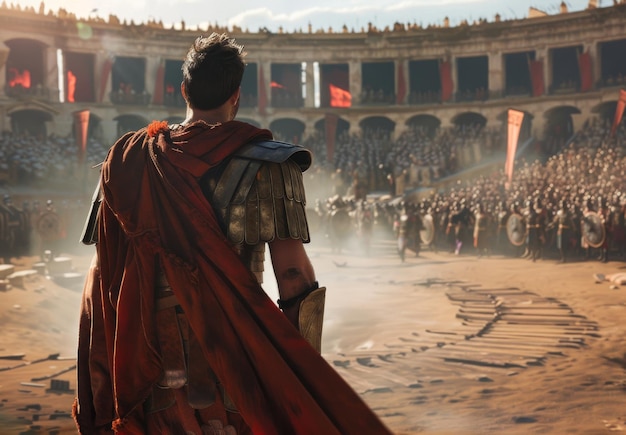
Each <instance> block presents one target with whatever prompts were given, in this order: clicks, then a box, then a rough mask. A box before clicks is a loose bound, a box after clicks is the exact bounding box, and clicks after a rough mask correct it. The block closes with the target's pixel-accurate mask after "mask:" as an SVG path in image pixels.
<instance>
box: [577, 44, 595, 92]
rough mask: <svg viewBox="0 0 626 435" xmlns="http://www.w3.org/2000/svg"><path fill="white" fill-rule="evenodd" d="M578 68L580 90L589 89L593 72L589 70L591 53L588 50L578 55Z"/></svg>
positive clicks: (591, 84)
mask: <svg viewBox="0 0 626 435" xmlns="http://www.w3.org/2000/svg"><path fill="white" fill-rule="evenodd" d="M578 68H579V70H580V90H581V92H587V91H590V90H591V88H592V87H593V74H592V71H591V55H590V54H589V52H585V53H580V54H579V55H578Z"/></svg>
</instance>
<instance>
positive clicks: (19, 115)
mask: <svg viewBox="0 0 626 435" xmlns="http://www.w3.org/2000/svg"><path fill="white" fill-rule="evenodd" d="M8 115H9V117H10V118H11V130H12V131H13V133H14V134H17V135H23V134H26V135H29V136H35V137H41V138H45V137H47V136H48V129H47V127H46V122H52V120H53V118H52V113H51V112H49V111H46V110H42V109H39V108H34V107H23V108H17V109H15V110H11V111H9V112H8Z"/></svg>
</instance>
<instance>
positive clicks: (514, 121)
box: [504, 109, 524, 184]
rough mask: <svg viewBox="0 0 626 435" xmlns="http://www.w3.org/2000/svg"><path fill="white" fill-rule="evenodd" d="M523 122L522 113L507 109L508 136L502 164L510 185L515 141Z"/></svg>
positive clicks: (515, 148) (515, 147)
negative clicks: (504, 159)
mask: <svg viewBox="0 0 626 435" xmlns="http://www.w3.org/2000/svg"><path fill="white" fill-rule="evenodd" d="M523 121H524V112H520V111H519V110H514V109H509V112H508V135H507V146H506V162H505V163H504V173H505V175H506V177H507V181H508V183H509V184H510V183H511V180H512V179H513V166H514V164H515V153H516V152H517V141H518V140H519V133H520V130H521V128H522V122H523Z"/></svg>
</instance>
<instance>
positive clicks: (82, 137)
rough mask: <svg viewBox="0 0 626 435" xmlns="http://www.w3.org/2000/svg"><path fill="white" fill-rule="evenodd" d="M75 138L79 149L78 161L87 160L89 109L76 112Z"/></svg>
mask: <svg viewBox="0 0 626 435" xmlns="http://www.w3.org/2000/svg"><path fill="white" fill-rule="evenodd" d="M72 115H74V140H75V142H76V147H77V149H78V150H77V151H78V163H83V162H84V161H85V155H86V154H87V130H88V128H89V110H79V111H77V112H74V113H73V114H72Z"/></svg>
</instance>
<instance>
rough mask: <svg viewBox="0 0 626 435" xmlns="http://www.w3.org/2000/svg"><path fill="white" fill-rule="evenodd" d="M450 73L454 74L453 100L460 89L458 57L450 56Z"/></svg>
mask: <svg viewBox="0 0 626 435" xmlns="http://www.w3.org/2000/svg"><path fill="white" fill-rule="evenodd" d="M450 75H451V76H452V100H451V101H456V93H457V92H458V91H459V69H458V68H457V62H456V57H452V56H450Z"/></svg>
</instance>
